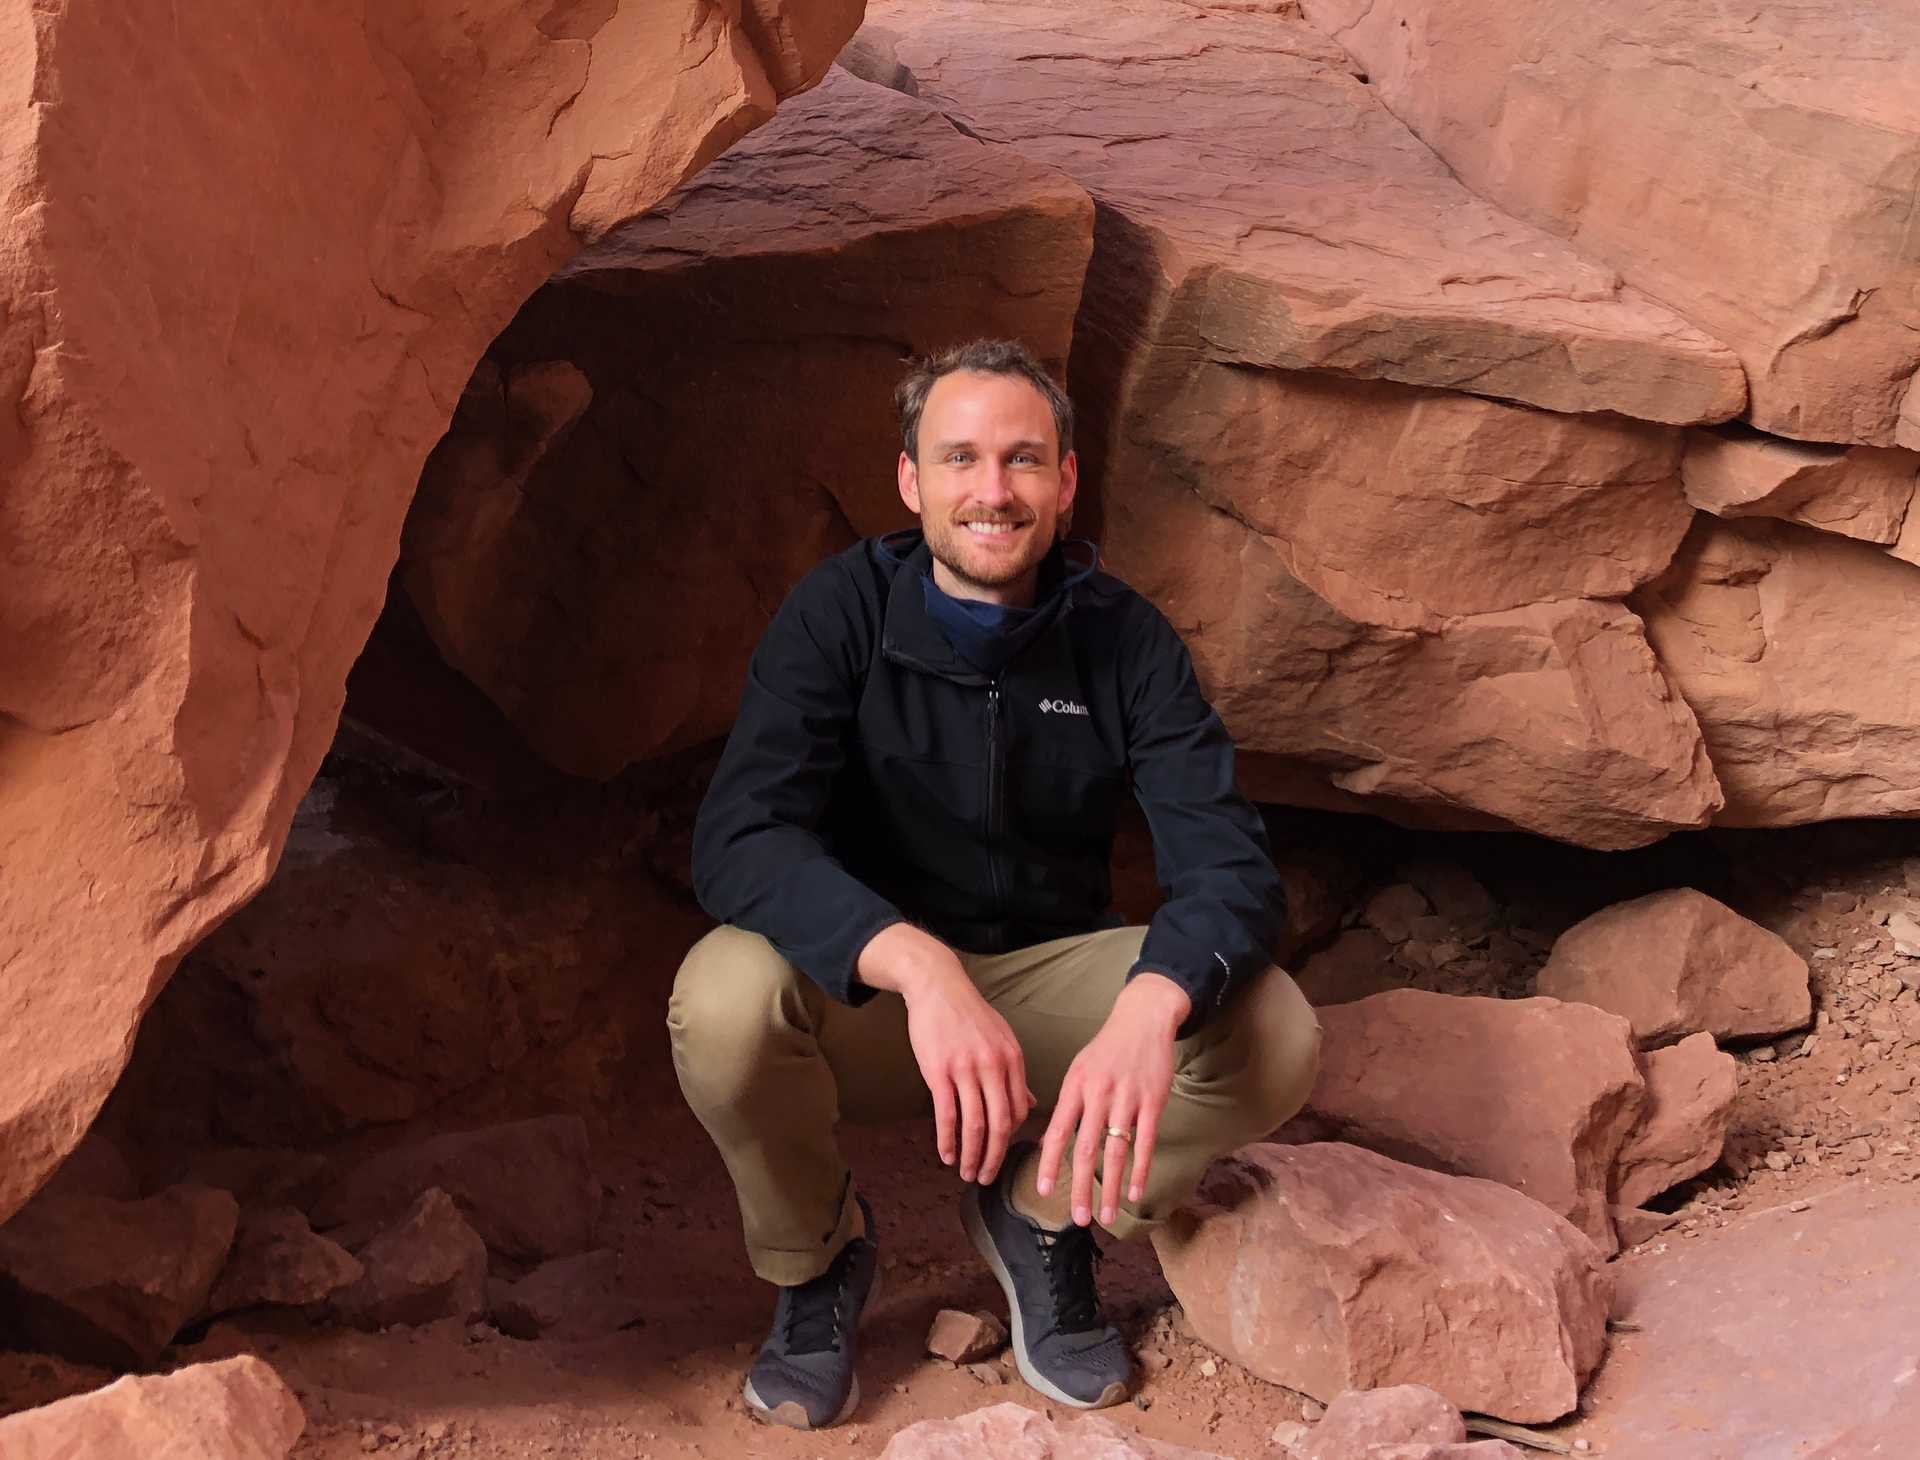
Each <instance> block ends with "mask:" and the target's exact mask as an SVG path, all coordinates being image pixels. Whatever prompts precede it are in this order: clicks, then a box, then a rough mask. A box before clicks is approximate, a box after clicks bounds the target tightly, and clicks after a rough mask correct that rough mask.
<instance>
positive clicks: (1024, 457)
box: [1013, 451, 1040, 466]
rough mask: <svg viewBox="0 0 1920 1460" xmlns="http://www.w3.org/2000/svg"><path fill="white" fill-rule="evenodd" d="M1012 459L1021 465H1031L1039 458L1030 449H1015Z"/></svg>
mask: <svg viewBox="0 0 1920 1460" xmlns="http://www.w3.org/2000/svg"><path fill="white" fill-rule="evenodd" d="M1013 459H1014V461H1015V463H1017V464H1019V465H1023V466H1032V465H1034V464H1035V463H1037V462H1038V461H1039V460H1040V458H1039V457H1037V456H1035V455H1034V454H1033V453H1032V452H1031V451H1016V452H1014V454H1013Z"/></svg>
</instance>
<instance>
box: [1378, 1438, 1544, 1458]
mask: <svg viewBox="0 0 1920 1460" xmlns="http://www.w3.org/2000/svg"><path fill="white" fill-rule="evenodd" d="M1367 1460H1529V1456H1528V1453H1527V1451H1525V1450H1522V1449H1519V1448H1517V1447H1515V1446H1513V1445H1509V1444H1508V1443H1507V1442H1506V1441H1505V1440H1475V1441H1473V1442H1472V1443H1470V1444H1460V1445H1424V1444H1419V1443H1415V1444H1411V1445H1375V1446H1374V1447H1373V1448H1372V1449H1370V1450H1368V1451H1367Z"/></svg>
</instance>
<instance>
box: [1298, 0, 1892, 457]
mask: <svg viewBox="0 0 1920 1460" xmlns="http://www.w3.org/2000/svg"><path fill="white" fill-rule="evenodd" d="M1304 9H1305V11H1306V14H1307V16H1308V18H1309V19H1310V20H1312V21H1313V22H1314V23H1315V24H1316V25H1319V26H1321V27H1323V28H1324V29H1326V30H1327V31H1329V32H1330V33H1332V34H1333V35H1334V36H1335V38H1336V39H1338V40H1339V41H1340V42H1342V43H1343V44H1344V45H1345V46H1346V47H1347V49H1348V50H1349V51H1351V52H1352V54H1353V56H1354V57H1355V59H1356V60H1357V61H1358V62H1359V63H1360V64H1361V65H1362V66H1364V67H1365V68H1366V70H1367V72H1368V75H1369V77H1370V78H1371V80H1372V82H1373V84H1374V86H1376V87H1377V88H1378V89H1379V93H1380V95H1381V97H1382V98H1383V99H1384V100H1385V102H1386V104H1387V105H1388V106H1390V107H1392V108H1393V110H1394V112H1395V114H1396V115H1398V116H1400V117H1401V118H1403V119H1404V120H1405V121H1406V122H1407V123H1408V124H1409V125H1411V126H1412V127H1413V129H1414V130H1415V131H1416V132H1418V133H1419V134H1420V136H1421V137H1422V138H1423V139H1424V140H1425V141H1427V142H1428V143H1429V144H1430V145H1431V146H1432V147H1433V149H1434V150H1435V151H1436V152H1438V153H1439V154H1440V156H1441V157H1442V158H1444V159H1445V160H1446V161H1447V163H1448V164H1449V165H1450V166H1451V167H1452V168H1453V169H1454V171H1455V172H1457V173H1458V174H1459V176H1460V177H1461V179H1462V180H1463V181H1464V182H1465V183H1466V184H1467V186H1469V187H1471V188H1472V189H1473V190H1474V191H1475V192H1476V193H1478V194H1480V195H1481V196H1482V197H1485V198H1489V199H1491V200H1492V201H1494V202H1495V203H1497V204H1500V205H1502V206H1504V207H1507V208H1511V209H1513V210H1514V211H1515V212H1517V213H1520V214H1522V215H1524V216H1526V217H1529V218H1532V219H1535V220H1537V221H1539V222H1540V223H1542V224H1544V225H1545V226H1547V227H1549V228H1551V229H1553V230H1554V231H1555V232H1559V233H1563V234H1566V235H1567V236H1569V237H1571V238H1573V239H1574V240H1576V241H1577V242H1578V243H1579V245H1580V247H1581V248H1582V249H1584V250H1586V251H1587V252H1588V253H1590V254H1592V255H1593V256H1595V257H1597V258H1602V259H1605V260H1606V261H1607V262H1609V263H1610V264H1612V265H1613V266H1614V267H1616V268H1618V269H1619V270H1620V272H1621V274H1622V275H1623V276H1624V277H1625V278H1626V279H1628V280H1630V281H1631V282H1632V283H1633V284H1635V285H1637V286H1638V287H1640V288H1642V289H1645V290H1646V291H1647V292H1648V293H1649V294H1651V295H1653V296H1654V297H1655V298H1657V299H1663V300H1666V301H1667V302H1669V303H1671V304H1673V305H1674V306H1675V307H1676V308H1678V309H1680V310H1681V311H1682V312H1683V313H1684V314H1686V316H1687V317H1688V318H1689V319H1691V320H1693V321H1694V322H1696V323H1697V324H1699V325H1701V326H1702V327H1704V328H1705V329H1707V330H1709V331H1710V332H1712V333H1713V334H1714V335H1715V336H1717V337H1718V338H1719V339H1721V340H1723V341H1725V342H1726V343H1727V344H1728V345H1730V346H1732V347H1733V349H1734V350H1735V351H1737V352H1738V354H1739V356H1740V359H1741V363H1742V364H1743V365H1744V366H1745V367H1746V373H1747V377H1748V380H1749V381H1750V383H1751V387H1752V392H1753V403H1752V407H1751V415H1752V419H1753V421H1754V423H1755V424H1756V425H1758V426H1760V427H1762V428H1763V429H1765V430H1768V431H1772V432H1775V433H1777V434H1779V435H1782V436H1795V437H1800V438H1803V439H1809V440H1824V441H1847V442H1872V443H1877V444H1879V445H1883V446H1886V445H1893V444H1896V442H1897V441H1898V444H1904V445H1909V446H1914V445H1920V435H1914V434H1913V425H1914V423H1915V422H1916V420H1920V418H1917V417H1915V416H1913V415H1911V414H1910V415H1909V424H1908V425H1907V426H1906V427H1905V428H1904V430H1905V431H1906V432H1907V433H1908V435H1907V436H1906V437H1905V438H1902V435H1901V433H1902V430H1903V428H1902V427H1901V426H1900V425H1899V424H1898V423H1899V420H1900V417H1901V412H1902V405H1903V399H1904V400H1905V402H1906V404H1907V406H1908V407H1909V408H1911V406H1912V401H1913V397H1912V395H1910V394H1909V392H1910V390H1911V382H1912V379H1913V376H1914V368H1915V366H1916V364H1920V287H1916V286H1920V255H1916V253H1915V252H1914V249H1913V246H1912V238H1911V235H1910V233H1909V232H1908V227H1909V225H1908V219H1907V214H1906V209H1905V206H1904V202H1903V201H1901V200H1903V199H1904V198H1905V196H1906V195H1907V194H1908V193H1909V192H1910V190H1911V185H1912V179H1913V176H1914V174H1915V170H1916V168H1920V92H1916V89H1915V87H1914V85H1913V78H1912V71H1911V66H1910V64H1909V62H1910V58H1911V57H1912V56H1913V54H1914V52H1915V51H1916V49H1920V13H1916V12H1914V11H1913V10H1912V9H1911V8H1909V7H1901V6H1893V7H1879V8H1876V9H1875V10H1873V11H1872V12H1870V13H1869V12H1863V11H1862V10H1860V9H1859V8H1858V7H1857V6H1854V5H1851V4H1845V3H1837V0H1836V3H1826V0H1823V3H1814V4H1805V5H1793V6H1768V7H1762V8H1760V9H1759V10H1756V11H1751V12H1749V11H1741V12H1738V13H1735V12H1732V11H1728V10H1725V9H1723V8H1722V7H1720V6H1719V5H1717V4H1715V3H1713V0H1680V3H1672V4H1668V3H1651V0H1602V3H1599V4H1594V5H1581V6H1568V5H1565V4H1561V3H1558V0H1518V3H1508V0H1439V3H1432V0H1385V3H1374V0H1304ZM1489 76H1497V77H1500V78H1501V84H1500V85H1497V86H1489V85H1488V84H1487V78H1488V77H1489Z"/></svg>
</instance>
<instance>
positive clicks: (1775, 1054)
mask: <svg viewBox="0 0 1920 1460" xmlns="http://www.w3.org/2000/svg"><path fill="white" fill-rule="evenodd" d="M1779 1057H1780V1051H1779V1050H1777V1049H1775V1048H1774V1047H1773V1046H1772V1045H1770V1044H1762V1045H1757V1046H1755V1047H1754V1048H1753V1049H1751V1050H1749V1051H1748V1052H1747V1058H1748V1059H1751V1060H1757V1061H1759V1062H1760V1063H1761V1064H1763V1065H1765V1064H1771V1063H1773V1061H1774V1060H1776V1059H1778V1058H1779Z"/></svg>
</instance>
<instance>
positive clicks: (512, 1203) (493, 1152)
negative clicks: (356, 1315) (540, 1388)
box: [313, 1115, 601, 1262]
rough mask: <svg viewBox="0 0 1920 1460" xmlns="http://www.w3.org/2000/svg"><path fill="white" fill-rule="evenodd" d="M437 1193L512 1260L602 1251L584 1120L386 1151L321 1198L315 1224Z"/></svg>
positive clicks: (468, 1134) (556, 1118) (558, 1119)
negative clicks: (596, 1237)
mask: <svg viewBox="0 0 1920 1460" xmlns="http://www.w3.org/2000/svg"><path fill="white" fill-rule="evenodd" d="M429 1187H438V1188H440V1190H442V1191H443V1192H445V1193H446V1194H447V1195H448V1196H449V1197H451V1198H452V1200H453V1202H454V1204H455V1205H456V1206H457V1207H458V1208H459V1209H460V1212H461V1215H462V1216H464V1217H465V1218H466V1220H467V1221H468V1222H470V1223H472V1225H473V1228H474V1230H475V1231H477V1232H478V1233H479V1234H480V1236H481V1238H482V1239H483V1240H484V1241H485V1243H486V1245H487V1246H488V1247H489V1248H491V1249H492V1250H493V1251H495V1252H497V1253H499V1254H500V1255H501V1256H503V1257H507V1258H511V1259H513V1260H515V1261H524V1262H538V1261H544V1260H546V1259H547V1258H551V1257H567V1256H571V1255H572V1254H574V1253H578V1252H584V1251H586V1250H587V1249H588V1248H590V1247H592V1246H593V1233H594V1227H595V1225H596V1224H597V1223H598V1222H599V1220H600V1203H601V1190H600V1182H599V1179H598V1178H597V1177H596V1176H595V1175H594V1174H593V1166H592V1163H591V1161H590V1159H589V1156H588V1150H587V1127H586V1122H585V1121H583V1120H581V1119H580V1117H579V1116H577V1115H551V1116H543V1117H541V1118H539V1119H536V1120H520V1121H514V1122H512V1123H511V1124H508V1125H496V1126H487V1127H484V1128H482V1129H480V1130H471V1131H456V1132H454V1133H453V1134H451V1135H444V1136H435V1137H434V1138H433V1139H431V1140H426V1141H422V1142H420V1143H419V1144H418V1145H412V1146H402V1147H399V1148H398V1149H395V1150H392V1151H387V1152H384V1153H383V1154H381V1155H378V1156H375V1157H373V1158H372V1159H370V1160H368V1161H366V1162H364V1163H362V1164H361V1165H360V1166H358V1167H356V1168H355V1169H354V1170H353V1171H352V1172H350V1173H349V1174H348V1175H347V1177H346V1178H345V1179H344V1180H343V1181H342V1182H341V1183H340V1185H339V1186H338V1187H337V1188H335V1189H334V1190H333V1191H332V1192H330V1193H329V1194H328V1195H327V1196H326V1197H325V1198H324V1199H322V1201H321V1202H320V1203H319V1205H318V1206H316V1207H315V1208H314V1212H313V1219H314V1225H315V1226H317V1227H319V1228H321V1229H323V1230H324V1229H326V1228H329V1227H336V1226H340V1225H342V1224H343V1223H347V1222H356V1223H357V1222H362V1221H366V1220H369V1219H377V1218H382V1217H391V1216H395V1215H397V1214H398V1213H400V1212H402V1211H404V1210H406V1209H407V1207H408V1206H409V1204H411V1203H412V1202H413V1201H414V1200H415V1198H417V1197H418V1196H419V1195H420V1193H422V1192H424V1191H426V1190H427V1189H428V1188H429ZM536 1193H537V1194H538V1199H537V1200H536V1199H534V1194H536Z"/></svg>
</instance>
